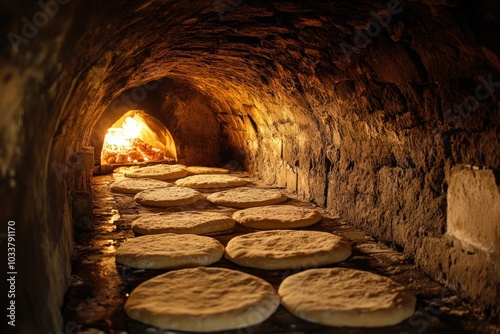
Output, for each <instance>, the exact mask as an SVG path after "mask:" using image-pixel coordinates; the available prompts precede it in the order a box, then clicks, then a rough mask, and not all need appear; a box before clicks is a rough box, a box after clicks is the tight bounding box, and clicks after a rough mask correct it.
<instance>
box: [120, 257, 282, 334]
mask: <svg viewBox="0 0 500 334" xmlns="http://www.w3.org/2000/svg"><path fill="white" fill-rule="evenodd" d="M279 303H280V301H279V297H278V295H277V294H276V292H275V290H274V288H273V287H272V286H271V285H270V284H269V283H267V282H266V281H264V280H262V279H260V278H258V277H255V276H252V275H249V274H246V273H243V272H240V271H236V270H230V269H224V268H203V267H200V268H192V269H182V270H174V271H170V272H168V273H166V274H163V275H159V276H156V277H155V278H153V279H150V280H148V281H146V282H144V283H142V284H141V285H139V286H138V287H137V288H135V289H134V290H133V291H132V293H131V294H130V297H129V298H128V299H127V302H126V303H125V312H126V313H127V315H128V316H129V317H131V318H132V319H135V320H138V321H141V322H143V323H146V324H148V325H153V326H156V327H160V328H165V329H169V330H176V331H189V332H212V331H223V330H230V329H236V328H243V327H249V326H253V325H257V324H259V323H261V322H263V321H264V320H266V319H267V318H269V317H270V316H271V315H272V314H273V313H274V312H275V311H276V309H277V308H278V306H279Z"/></svg>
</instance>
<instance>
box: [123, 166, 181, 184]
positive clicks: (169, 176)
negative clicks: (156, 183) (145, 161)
mask: <svg viewBox="0 0 500 334" xmlns="http://www.w3.org/2000/svg"><path fill="white" fill-rule="evenodd" d="M187 173H188V172H187V170H186V169H185V166H184V165H166V164H160V165H154V166H147V167H142V168H139V169H134V170H132V171H126V172H125V173H123V175H125V176H126V177H130V178H149V179H155V180H161V181H165V180H174V179H178V178H181V177H185V176H186V175H187Z"/></svg>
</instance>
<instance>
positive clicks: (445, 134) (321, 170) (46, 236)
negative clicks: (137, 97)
mask: <svg viewBox="0 0 500 334" xmlns="http://www.w3.org/2000/svg"><path fill="white" fill-rule="evenodd" d="M63 3H64V4H63ZM238 3H239V2H238ZM57 4H59V5H58V6H59V7H58V8H59V10H58V12H57V13H55V14H54V15H53V17H50V19H48V20H47V23H45V24H43V25H42V24H40V27H39V28H38V32H37V33H36V34H32V35H33V36H32V37H29V38H28V35H27V34H25V33H26V32H27V30H26V29H27V28H24V25H26V23H25V20H23V19H22V18H23V17H26V18H27V20H32V18H33V17H34V15H35V14H36V13H37V12H38V11H40V10H43V9H41V7H40V5H39V4H37V3H35V2H33V4H32V5H30V6H24V5H21V4H19V3H17V2H14V1H10V2H9V1H8V2H4V4H3V5H2V7H3V8H2V11H1V12H2V13H8V14H9V16H8V17H9V18H8V19H7V18H6V19H5V21H4V25H3V26H2V28H1V29H2V33H3V34H4V35H7V34H8V33H9V32H14V33H16V34H17V35H18V36H24V35H26V36H27V37H23V38H24V39H25V40H26V43H24V41H23V42H22V43H10V42H9V40H8V39H4V41H3V44H2V47H1V54H0V57H1V58H2V61H1V62H0V75H1V76H0V80H1V81H0V82H1V85H2V90H0V95H1V98H0V104H1V106H2V110H3V112H2V113H0V117H1V118H0V120H1V121H0V134H1V136H2V140H1V141H0V152H1V153H2V154H1V156H2V162H1V182H2V188H1V193H0V194H1V198H2V201H3V203H4V204H5V205H4V207H5V208H6V209H5V210H2V212H1V214H0V216H1V219H2V221H8V220H16V221H17V222H18V234H19V236H20V240H19V241H18V244H19V245H20V246H19V247H22V251H19V252H20V253H19V255H18V256H19V257H18V266H19V269H18V272H19V277H23V278H22V279H21V278H20V281H19V295H18V297H17V300H18V301H19V303H20V306H19V312H20V314H21V312H22V314H23V320H22V326H23V327H22V329H24V330H25V332H56V331H59V330H60V329H61V328H62V326H63V324H62V323H61V317H60V314H59V307H60V306H61V303H62V296H63V294H64V291H65V288H66V284H67V280H68V277H69V272H70V268H69V256H70V253H71V243H72V230H73V227H72V220H71V198H72V196H73V195H72V194H73V193H79V189H78V188H79V186H78V184H79V182H75V178H76V176H75V175H80V174H78V173H79V172H77V171H75V170H74V162H73V160H72V157H74V155H75V154H76V153H78V152H80V151H81V150H82V149H83V147H85V146H87V145H88V144H89V142H90V137H91V133H92V129H93V127H94V125H96V122H97V120H98V119H99V118H100V116H101V115H102V114H103V113H104V112H105V110H106V108H109V107H110V105H111V103H112V102H113V101H116V99H117V98H119V97H120V94H122V93H123V92H127V91H128V90H132V89H134V88H136V87H140V86H142V85H144V84H148V83H151V82H155V81H158V80H162V79H165V80H167V81H169V82H171V83H178V84H179V85H181V86H182V85H184V87H188V88H189V89H186V90H184V89H178V90H177V91H176V92H175V94H174V96H175V99H174V100H172V99H171V98H169V99H165V100H162V99H160V100H158V101H159V102H158V103H157V105H156V106H157V110H159V112H160V113H162V112H163V111H165V112H167V111H169V110H173V109H172V106H173V105H174V104H172V102H168V101H175V103H176V104H179V103H180V104H182V108H177V109H175V108H174V109H175V110H176V111H179V113H180V112H181V111H182V109H183V108H187V109H189V108H194V109H193V110H197V111H200V110H201V109H202V108H203V107H202V105H205V106H209V109H210V110H208V109H203V111H202V112H201V114H200V115H204V116H203V117H201V119H211V116H210V115H211V113H213V117H214V120H217V122H214V121H210V122H209V128H210V129H213V130H214V131H216V130H219V131H220V139H217V138H215V137H213V138H212V139H213V141H211V143H213V144H214V145H215V144H216V143H217V142H218V140H220V155H221V157H222V160H226V161H222V162H227V160H232V162H233V163H236V164H239V166H245V167H246V168H247V169H248V170H249V171H250V172H252V173H253V174H255V175H256V176H259V177H262V178H263V179H264V180H266V181H268V182H270V183H275V184H278V185H281V186H284V187H286V188H287V189H290V190H293V191H296V192H297V194H298V195H299V196H301V197H303V198H305V199H308V200H310V201H312V202H314V203H317V204H319V205H323V206H326V207H327V208H328V209H329V210H331V212H333V213H335V214H338V215H339V216H341V217H342V218H344V219H346V220H347V221H348V222H350V223H352V224H354V225H356V226H359V227H361V228H363V229H364V230H366V231H368V232H369V233H370V234H372V235H374V236H375V237H376V238H378V239H379V240H380V241H383V242H387V243H390V244H393V245H394V246H395V247H397V248H398V249H400V250H402V251H404V252H405V253H406V254H408V255H409V256H410V257H412V258H413V259H414V260H415V262H416V264H417V265H419V266H420V267H421V268H422V270H424V271H425V272H426V273H427V274H429V275H430V276H432V277H434V278H436V279H438V280H440V281H442V282H444V283H446V284H448V285H449V286H451V287H452V288H454V289H456V290H457V291H458V292H459V293H460V294H461V295H462V296H464V297H467V298H470V299H472V300H474V301H476V302H477V305H478V306H479V307H480V308H481V309H482V310H484V311H486V312H488V313H489V314H492V315H494V316H497V317H498V316H499V315H500V310H499V308H498V304H497V301H498V300H499V299H500V291H499V288H498V286H499V284H498V283H499V281H498V277H500V275H499V268H498V262H495V261H494V260H493V259H492V258H491V256H489V255H488V254H487V253H485V252H482V251H480V250H476V249H474V251H473V252H471V251H470V249H469V250H467V249H464V248H463V247H462V246H461V245H459V243H455V242H453V241H450V239H449V238H447V237H446V231H447V199H446V198H447V189H448V184H449V182H450V175H451V174H450V172H451V170H452V168H453V167H454V166H456V165H460V164H470V165H477V166H486V167H488V169H490V170H493V171H498V170H499V169H500V155H499V154H498V152H499V139H500V134H499V126H500V117H499V115H500V112H499V106H498V96H499V94H498V93H499V92H498V90H499V87H498V84H497V82H498V81H499V80H500V61H499V59H498V54H499V52H498V51H499V50H498V45H497V41H498V40H499V36H498V31H499V29H498V24H499V21H500V20H499V17H500V13H499V10H498V5H497V4H496V3H495V2H494V1H487V0H483V1H479V2H472V1H466V2H458V1H433V0H426V1H424V0H422V1H402V2H401V3H399V2H397V1H394V0H392V1H387V2H379V3H377V4H374V3H373V2H372V1H367V0H366V1H347V0H346V1H335V2H323V1H293V2H292V1H289V2H288V1H251V2H250V1H248V2H247V1H243V2H241V4H239V5H237V6H225V7H224V6H222V7H221V6H215V3H214V2H213V1H208V0H207V1H196V2H193V1H187V0H186V1H183V0H182V1H162V2H160V1H155V2H140V1H137V2H121V3H119V4H117V3H114V2H109V3H103V2H97V1H96V2H80V1H78V0H74V1H72V2H70V3H68V2H67V1H62V0H58V2H57ZM47 15H48V14H47ZM39 23H40V22H39ZM23 29H24V30H23ZM30 36H31V35H30ZM488 82H489V83H488ZM169 94H170V93H168V92H167V91H165V92H164V96H165V97H169ZM170 97H172V95H170ZM160 102H161V103H160ZM165 117H170V116H167V115H165ZM176 117H179V119H181V120H184V121H185V123H182V124H183V125H180V126H179V128H178V132H179V133H181V132H182V131H187V132H184V135H186V136H187V135H188V134H189V136H190V137H189V138H191V139H192V142H191V144H192V145H193V147H195V146H196V145H198V149H196V150H194V151H192V152H189V151H188V152H187V153H186V156H188V155H190V154H203V153H202V152H206V149H207V147H203V145H202V143H201V142H199V141H198V142H197V139H196V138H198V137H197V134H198V133H199V134H201V133H204V132H203V131H204V127H205V126H206V124H205V123H203V122H199V123H200V124H196V123H195V124H193V123H189V122H187V121H186V117H187V116H183V115H182V114H181V113H180V114H179V115H177V116H176ZM216 123H218V124H216ZM179 124H180V123H179ZM219 125H220V128H219ZM173 135H174V134H173ZM218 149H219V148H216V149H215V150H218ZM180 151H183V149H182V147H181V148H180ZM214 152H216V151H212V152H211V153H210V154H211V155H212V154H214ZM212 162H213V161H212ZM496 180H497V181H496V184H497V185H498V179H496ZM80 183H85V182H84V181H82V182H80ZM21 236H22V237H21ZM21 245H22V246H21ZM28 245H29V246H28ZM20 249H21V248H20ZM22 301H28V302H22ZM23 303H26V304H23ZM20 321H21V320H20ZM35 328H36V330H35Z"/></svg>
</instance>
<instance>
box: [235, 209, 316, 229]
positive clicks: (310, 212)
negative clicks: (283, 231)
mask: <svg viewBox="0 0 500 334" xmlns="http://www.w3.org/2000/svg"><path fill="white" fill-rule="evenodd" d="M321 218H322V216H321V213H319V212H318V211H317V210H314V209H308V208H301V207H297V206H293V205H268V206H260V207H256V208H249V209H245V210H240V211H236V212H235V213H234V214H233V219H234V220H236V221H237V222H238V223H239V224H241V225H243V226H245V227H250V228H257V229H266V230H271V229H277V228H299V227H306V226H310V225H313V224H316V223H317V222H319V221H320V220H321Z"/></svg>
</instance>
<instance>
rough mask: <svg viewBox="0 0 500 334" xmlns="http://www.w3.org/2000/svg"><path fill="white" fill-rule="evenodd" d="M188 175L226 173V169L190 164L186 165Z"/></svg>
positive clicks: (227, 171)
mask: <svg viewBox="0 0 500 334" xmlns="http://www.w3.org/2000/svg"><path fill="white" fill-rule="evenodd" d="M186 170H187V171H188V175H199V174H227V173H229V170H228V169H225V168H219V167H201V166H190V167H186Z"/></svg>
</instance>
